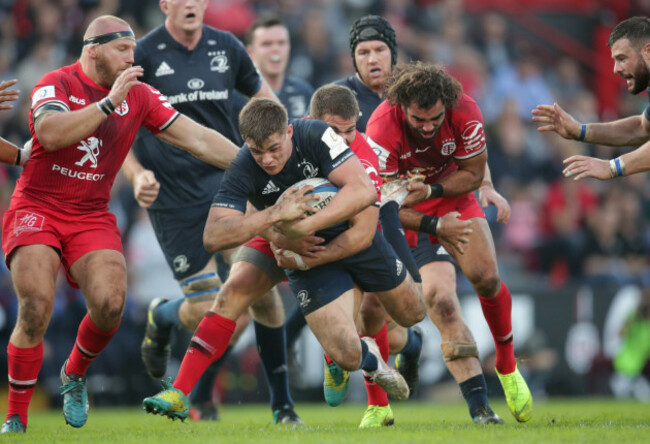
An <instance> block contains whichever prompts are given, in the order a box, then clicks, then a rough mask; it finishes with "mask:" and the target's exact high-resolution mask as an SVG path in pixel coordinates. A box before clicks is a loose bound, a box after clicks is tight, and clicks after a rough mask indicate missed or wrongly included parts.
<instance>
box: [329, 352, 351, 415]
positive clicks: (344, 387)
mask: <svg viewBox="0 0 650 444" xmlns="http://www.w3.org/2000/svg"><path fill="white" fill-rule="evenodd" d="M324 376H325V377H324V379H323V394H324V395H325V401H326V402H327V404H328V405H330V406H332V407H336V406H337V405H339V404H341V403H342V402H343V401H344V400H345V396H346V395H347V394H348V386H349V385H350V374H349V373H348V371H347V370H343V369H342V368H341V367H339V366H338V365H336V363H335V362H330V363H329V364H328V363H327V360H325V375H324Z"/></svg>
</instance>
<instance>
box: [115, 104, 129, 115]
mask: <svg viewBox="0 0 650 444" xmlns="http://www.w3.org/2000/svg"><path fill="white" fill-rule="evenodd" d="M128 112H129V104H128V103H126V100H124V101H123V102H122V104H121V105H120V106H118V107H116V108H115V113H117V115H118V116H125V115H126V114H127V113H128Z"/></svg>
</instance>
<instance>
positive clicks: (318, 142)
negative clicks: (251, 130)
mask: <svg viewBox="0 0 650 444" xmlns="http://www.w3.org/2000/svg"><path fill="white" fill-rule="evenodd" d="M291 123H292V124H293V137H292V138H291V143H292V145H293V147H292V152H291V157H290V158H289V160H288V161H287V163H286V165H285V166H284V168H283V169H282V171H280V172H279V173H278V174H276V175H274V176H271V175H269V174H267V173H266V172H265V171H264V169H262V168H261V167H260V166H259V165H258V164H257V162H255V159H254V158H253V155H252V154H251V152H250V151H249V149H248V145H247V144H244V146H243V147H242V149H241V150H240V151H239V153H238V154H237V156H236V157H235V159H234V160H233V161H232V162H231V164H230V166H229V167H228V170H226V174H225V175H224V178H223V181H222V182H221V187H220V188H219V191H218V192H217V195H216V196H215V197H214V200H213V202H212V206H213V207H221V208H230V209H234V210H238V211H241V212H242V213H245V212H246V201H250V202H251V204H252V205H253V206H254V207H255V208H257V209H258V210H263V209H264V208H267V207H270V206H272V205H273V204H275V202H276V201H277V200H278V197H280V195H281V194H282V193H283V192H284V191H285V190H286V189H287V188H289V187H291V186H292V185H293V184H295V183H296V182H299V181H301V180H303V179H308V178H311V177H324V178H327V176H328V175H329V174H330V173H331V172H332V171H333V170H334V169H335V168H337V167H338V166H339V165H341V164H342V163H343V162H345V161H346V160H348V159H349V158H350V157H353V156H354V153H352V151H351V150H350V148H349V147H348V146H347V145H346V144H345V141H344V140H343V138H342V137H340V136H338V135H337V134H336V133H335V132H334V130H332V129H331V128H330V127H329V126H327V124H326V123H323V122H321V121H320V120H311V119H299V120H294V121H292V122H291ZM347 227H348V225H347V223H344V224H337V225H335V226H334V227H330V228H328V229H326V230H322V231H319V232H318V234H319V235H320V236H323V237H324V238H325V239H327V240H331V239H332V238H333V237H334V236H336V235H337V234H339V233H340V232H342V231H344V230H345V229H346V228H347Z"/></svg>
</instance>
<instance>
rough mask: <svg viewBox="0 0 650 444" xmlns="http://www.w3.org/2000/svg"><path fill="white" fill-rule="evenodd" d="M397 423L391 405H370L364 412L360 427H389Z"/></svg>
mask: <svg viewBox="0 0 650 444" xmlns="http://www.w3.org/2000/svg"><path fill="white" fill-rule="evenodd" d="M393 424H395V417H394V416H393V411H392V410H391V408H390V405H386V406H383V407H380V406H378V405H369V406H368V408H367V409H366V412H365V413H364V414H363V418H362V419H361V423H360V424H359V428H360V429H369V428H372V427H387V426H392V425H393Z"/></svg>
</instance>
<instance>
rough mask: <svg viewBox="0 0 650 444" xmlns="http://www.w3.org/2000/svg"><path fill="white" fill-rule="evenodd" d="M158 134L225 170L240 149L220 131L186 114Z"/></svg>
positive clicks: (163, 138)
mask: <svg viewBox="0 0 650 444" xmlns="http://www.w3.org/2000/svg"><path fill="white" fill-rule="evenodd" d="M157 136H158V137H159V138H160V139H162V140H164V141H165V142H168V143H171V144H172V145H175V146H177V147H178V148H180V149H183V150H185V151H188V152H190V153H192V154H193V155H195V156H196V157H198V158H199V159H201V160H202V161H204V162H206V163H209V164H211V165H214V166H216V167H218V168H221V169H224V170H225V169H226V168H228V165H230V162H231V161H232V159H234V158H235V155H237V151H239V148H237V145H235V144H234V143H232V142H231V141H230V140H228V139H227V138H226V137H224V136H223V135H222V134H220V133H219V132H217V131H215V130H212V129H209V128H207V127H205V126H203V125H200V124H198V123H196V122H195V121H194V120H192V119H190V118H189V117H187V116H184V115H180V116H179V117H178V119H176V120H175V121H174V123H172V124H171V125H169V128H167V129H166V130H164V131H161V132H160V133H158V134H157Z"/></svg>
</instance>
